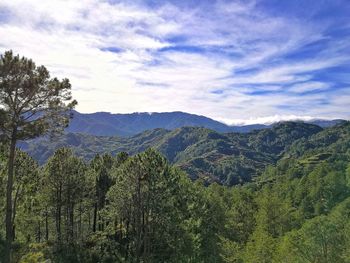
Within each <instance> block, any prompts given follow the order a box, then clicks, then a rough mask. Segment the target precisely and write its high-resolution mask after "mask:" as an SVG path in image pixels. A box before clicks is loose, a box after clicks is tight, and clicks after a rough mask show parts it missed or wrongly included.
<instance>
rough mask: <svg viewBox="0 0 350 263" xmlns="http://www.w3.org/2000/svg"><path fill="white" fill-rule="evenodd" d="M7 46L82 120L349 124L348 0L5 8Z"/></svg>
mask: <svg viewBox="0 0 350 263" xmlns="http://www.w3.org/2000/svg"><path fill="white" fill-rule="evenodd" d="M9 49H12V50H13V52H14V53H16V54H20V55H21V56H25V57H28V58H32V59H33V60H34V61H35V62H36V64H38V65H45V66H46V67H47V68H48V69H49V71H50V73H51V76H52V77H58V78H69V80H70V81H71V84H72V90H73V96H74V98H75V99H77V100H78V103H79V104H78V107H77V110H78V111H80V112H83V113H90V112H97V111H106V112H112V113H131V112H170V111H184V112H189V113H194V114H199V115H205V116H208V117H211V118H213V119H216V120H219V121H222V122H225V123H228V124H252V123H271V122H274V121H280V120H292V119H304V120H308V119H311V118H325V119H334V118H344V119H350V1H349V0H318V1H314V0H288V1H280V0H244V1H243V0H242V1H225V0H217V1H215V0H197V1H194V0H177V1H175V0H168V1H166V0H164V1H160V0H158V1H156V0H134V1H131V0H129V1H116V0H109V1H107V0H106V1H102V0H80V1H76V0H49V1H42V0H0V53H3V52H4V51H6V50H9Z"/></svg>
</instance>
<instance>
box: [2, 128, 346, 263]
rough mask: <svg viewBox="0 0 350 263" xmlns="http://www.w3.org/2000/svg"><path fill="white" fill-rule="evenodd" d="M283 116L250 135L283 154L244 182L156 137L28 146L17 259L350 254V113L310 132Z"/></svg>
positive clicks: (20, 160)
mask: <svg viewBox="0 0 350 263" xmlns="http://www.w3.org/2000/svg"><path fill="white" fill-rule="evenodd" d="M279 127H280V128H279V130H278V131H273V130H272V131H268V130H267V131H264V134H261V133H259V132H257V133H256V134H255V139H254V137H253V136H252V137H250V141H248V142H247V144H248V143H249V144H250V145H251V147H255V148H259V147H260V148H262V151H265V152H266V154H267V155H266V156H268V154H271V156H274V154H275V152H274V151H276V152H277V153H278V154H281V157H280V158H279V159H278V160H276V161H277V163H276V164H273V165H269V166H267V167H266V168H265V169H264V171H263V172H262V174H261V175H260V176H258V177H256V179H255V180H254V181H253V182H250V183H246V184H243V185H239V186H234V187H225V186H220V185H218V184H215V183H214V184H211V185H209V186H205V183H204V182H203V181H201V180H197V181H195V182H192V181H190V180H189V179H188V177H187V175H186V174H185V173H183V172H181V171H180V170H179V169H178V168H175V167H173V166H171V165H169V163H168V162H167V161H166V159H165V158H164V157H162V156H161V155H160V154H159V153H158V152H157V151H155V150H152V149H149V150H146V151H145V152H142V153H139V154H136V155H134V156H128V154H126V153H125V152H122V153H119V154H117V155H116V156H112V155H110V154H104V155H97V156H95V157H94V158H93V159H92V160H91V161H89V162H86V161H85V160H84V159H82V158H80V157H77V156H76V155H75V154H74V153H73V152H72V150H70V149H68V148H60V149H58V150H57V151H56V152H55V153H54V154H53V155H52V156H51V157H50V158H49V159H48V161H47V162H46V163H45V164H44V165H43V166H42V167H40V166H38V165H37V164H36V162H35V161H34V160H33V159H32V158H31V157H29V156H28V155H27V154H26V153H23V152H21V151H19V150H18V153H17V159H16V166H15V184H14V193H15V197H14V198H15V200H16V202H15V205H14V210H15V218H14V221H15V233H16V234H15V251H14V259H15V262H44V261H45V260H47V259H50V260H51V261H52V262H196V263H197V262H210V263H211V262H248V263H250V262H251V263H253V262H254V263H255V262H276V263H277V262H291V263H292V262H293V263H294V262H302V263H304V262H305V263H306V262H317V263H323V262H340V263H342V262H350V249H349V248H350V238H349V237H350V123H344V124H341V125H338V126H335V127H332V128H327V129H324V130H319V131H315V132H312V134H311V135H310V136H309V137H308V139H304V137H303V134H304V133H307V134H309V130H308V126H305V128H306V129H300V128H298V127H299V124H286V125H284V126H283V125H282V126H279ZM314 129H317V127H316V128H315V127H314ZM276 133H277V134H279V135H278V136H274V135H275V134H276ZM295 133H296V135H295ZM210 136H217V134H215V133H214V134H208V133H205V130H203V138H208V137H210ZM222 136H224V137H225V138H226V137H227V136H229V135H222ZM235 136H236V135H235ZM291 136H297V137H300V139H297V140H295V139H293V138H292V137H291ZM261 138H265V139H261ZM267 138H269V139H267ZM191 140H192V137H190V136H189V137H186V140H183V143H184V144H185V143H186V142H188V141H191ZM285 141H288V144H290V146H289V147H288V149H286V148H285V147H284V146H283V143H284V142H285ZM263 142H264V143H263ZM203 143H204V141H203ZM269 145H274V147H273V148H269V147H268V146H269ZM281 145H282V146H281ZM278 147H280V148H278ZM281 150H282V152H281ZM6 152H7V148H6V146H5V145H2V148H1V153H2V154H0V169H1V176H0V181H1V182H4V181H5V180H6V177H5V176H4V175H5V170H4V169H6V161H7V160H6V159H7V157H6V156H7V155H6ZM271 158H272V157H271ZM0 185H1V188H0V198H1V200H4V198H5V197H4V189H3V186H4V183H1V184H0ZM1 203H3V201H1ZM0 215H1V217H2V218H4V210H1V211H0ZM2 222H3V220H2V221H1V224H2ZM0 229H1V232H0V253H2V251H3V242H2V241H1V240H2V239H3V234H4V232H3V229H4V227H3V225H1V227H0ZM0 258H1V257H0Z"/></svg>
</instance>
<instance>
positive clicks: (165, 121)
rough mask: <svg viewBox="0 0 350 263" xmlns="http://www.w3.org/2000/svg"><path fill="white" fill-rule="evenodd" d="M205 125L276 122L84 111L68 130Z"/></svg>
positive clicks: (128, 132) (222, 127) (223, 128)
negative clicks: (244, 121)
mask: <svg viewBox="0 0 350 263" xmlns="http://www.w3.org/2000/svg"><path fill="white" fill-rule="evenodd" d="M341 121H342V120H332V121H328V120H313V121H310V122H309V123H311V124H316V125H318V126H321V127H329V126H332V125H335V124H337V123H339V122H341ZM187 126H188V127H204V128H207V129H211V130H214V131H217V132H226V133H227V132H244V133H246V132H251V131H253V130H261V129H266V128H271V127H272V125H264V124H253V125H244V126H229V125H226V124H224V123H221V122H218V121H215V120H212V119H210V118H207V117H204V116H199V115H194V114H189V113H185V112H163V113H131V114H111V113H108V112H97V113H91V114H83V113H79V112H76V111H75V112H74V118H73V119H72V121H71V123H70V125H69V127H68V128H67V129H66V131H67V132H74V133H85V134H90V135H97V136H122V137H127V136H133V135H136V134H139V133H142V132H144V131H146V130H152V129H156V128H162V129H167V130H174V129H177V128H181V127H187Z"/></svg>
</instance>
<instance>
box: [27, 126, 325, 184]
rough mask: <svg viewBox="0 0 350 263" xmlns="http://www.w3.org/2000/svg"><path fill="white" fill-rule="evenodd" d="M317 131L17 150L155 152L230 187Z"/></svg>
mask: <svg viewBox="0 0 350 263" xmlns="http://www.w3.org/2000/svg"><path fill="white" fill-rule="evenodd" d="M320 131H322V128H321V127H319V126H316V125H312V124H306V123H297V122H285V123H278V124H275V125H274V126H272V128H270V129H263V130H256V131H253V132H250V133H218V132H216V131H213V130H209V129H206V128H201V127H183V128H178V129H175V130H165V129H154V130H149V131H146V132H143V133H140V134H138V135H135V136H133V137H128V138H122V137H110V136H92V135H87V134H78V133H68V134H64V135H63V136H61V137H59V138H56V139H55V140H54V141H51V142H50V141H48V140H47V139H45V138H41V139H37V140H33V141H28V142H24V143H22V144H21V148H22V149H23V150H25V151H27V152H28V153H30V154H31V155H32V156H34V157H35V158H36V159H37V160H38V161H39V162H40V163H44V162H45V161H46V160H47V158H49V156H51V155H52V154H53V153H54V151H55V150H56V149H58V148H60V147H63V146H69V147H72V148H73V150H74V152H75V153H76V154H77V155H79V156H82V157H84V158H85V159H91V158H92V157H93V156H94V155H95V154H97V153H104V152H110V153H112V154H116V153H118V152H121V151H126V152H128V153H129V154H135V153H138V152H141V151H144V150H145V149H147V148H149V147H153V148H155V149H157V150H159V151H160V152H161V153H162V154H164V156H165V157H166V158H167V159H168V160H169V161H170V162H172V163H174V164H176V165H178V166H179V167H181V168H182V169H183V170H185V171H186V172H187V173H188V174H189V176H190V177H191V178H193V179H196V178H203V179H205V180H206V181H208V182H213V181H216V182H219V183H221V184H225V185H234V184H239V183H244V182H248V181H251V180H253V178H254V177H256V176H257V175H259V174H260V173H261V172H262V170H263V169H264V168H265V167H266V166H267V165H270V164H274V163H276V161H277V160H279V159H280V157H281V156H282V155H283V153H284V152H285V151H286V150H287V149H288V148H289V147H290V145H292V144H293V143H294V142H295V141H296V140H298V139H301V138H304V139H307V138H309V137H310V136H312V135H314V134H317V133H319V132H320Z"/></svg>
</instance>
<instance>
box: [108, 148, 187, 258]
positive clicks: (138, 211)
mask: <svg viewBox="0 0 350 263" xmlns="http://www.w3.org/2000/svg"><path fill="white" fill-rule="evenodd" d="M114 175H115V178H116V183H115V184H114V185H113V186H112V187H111V188H110V190H109V191H108V194H107V200H108V205H107V207H106V211H107V212H108V214H109V215H108V216H109V222H114V224H112V223H110V224H109V227H108V228H109V231H110V232H109V233H110V238H112V237H114V240H116V241H117V242H118V243H119V251H120V252H121V257H122V258H124V260H125V261H126V262H179V261H178V260H177V259H178V257H179V256H180V255H181V254H182V253H181V252H179V251H180V249H181V242H182V240H183V238H182V234H183V231H182V229H181V227H180V226H179V225H180V222H181V221H182V220H180V217H181V212H180V211H181V199H182V197H181V196H180V194H179V193H180V191H181V189H180V175H179V173H178V172H177V171H176V170H175V169H173V168H171V167H170V166H169V165H168V163H167V162H166V160H165V159H164V158H163V157H162V156H161V155H159V154H158V153H157V152H155V151H154V150H147V151H146V152H145V153H141V154H138V155H136V156H135V157H131V158H129V159H128V160H127V161H125V163H124V164H122V165H121V167H120V168H119V169H117V170H116V171H115V174H114Z"/></svg>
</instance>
